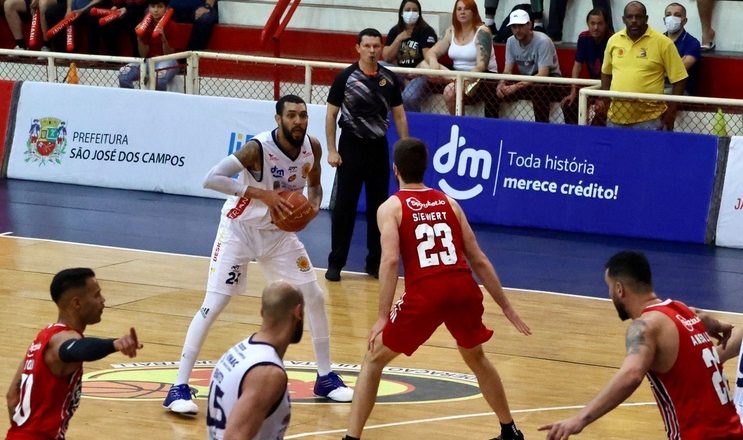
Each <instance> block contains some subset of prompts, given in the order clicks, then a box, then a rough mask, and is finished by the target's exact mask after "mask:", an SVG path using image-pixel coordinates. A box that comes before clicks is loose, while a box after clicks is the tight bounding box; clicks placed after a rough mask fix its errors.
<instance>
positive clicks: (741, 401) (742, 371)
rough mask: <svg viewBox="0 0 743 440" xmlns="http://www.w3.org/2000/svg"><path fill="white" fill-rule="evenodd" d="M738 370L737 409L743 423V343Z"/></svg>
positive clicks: (736, 386)
mask: <svg viewBox="0 0 743 440" xmlns="http://www.w3.org/2000/svg"><path fill="white" fill-rule="evenodd" d="M737 366H738V371H736V373H735V397H733V401H734V402H735V410H736V411H738V416H740V419H741V423H743V344H740V352H739V354H738V365H737Z"/></svg>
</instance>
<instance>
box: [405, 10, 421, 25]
mask: <svg viewBox="0 0 743 440" xmlns="http://www.w3.org/2000/svg"><path fill="white" fill-rule="evenodd" d="M418 17H420V15H419V14H418V13H417V12H415V11H405V12H403V13H402V21H404V22H405V24H415V23H416V22H417V21H418Z"/></svg>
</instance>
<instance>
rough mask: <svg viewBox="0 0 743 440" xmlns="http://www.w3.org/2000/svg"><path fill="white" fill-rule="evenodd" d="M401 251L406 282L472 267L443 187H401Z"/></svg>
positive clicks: (408, 284)
mask: <svg viewBox="0 0 743 440" xmlns="http://www.w3.org/2000/svg"><path fill="white" fill-rule="evenodd" d="M395 196H397V198H398V199H400V203H402V218H401V220H400V228H399V234H400V255H401V256H402V263H403V266H404V268H405V286H406V290H407V286H410V285H412V284H414V283H415V282H416V281H418V280H420V279H422V278H424V277H428V276H431V275H438V274H443V273H446V272H451V271H469V270H470V268H469V265H468V264H467V260H466V259H465V257H464V242H463V240H462V226H461V225H460V224H459V219H457V216H456V215H455V214H454V209H452V206H451V204H450V203H449V199H447V198H446V195H445V194H444V193H442V192H441V191H437V190H435V189H431V188H426V189H422V190H401V191H398V192H397V193H396V194H395Z"/></svg>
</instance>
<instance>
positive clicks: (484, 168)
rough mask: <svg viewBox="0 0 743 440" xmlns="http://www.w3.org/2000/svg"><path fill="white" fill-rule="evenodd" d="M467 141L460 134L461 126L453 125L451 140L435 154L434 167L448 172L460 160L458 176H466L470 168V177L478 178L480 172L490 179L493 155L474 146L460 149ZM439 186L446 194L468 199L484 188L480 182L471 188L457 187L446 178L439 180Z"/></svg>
mask: <svg viewBox="0 0 743 440" xmlns="http://www.w3.org/2000/svg"><path fill="white" fill-rule="evenodd" d="M465 142H467V140H466V139H465V138H464V136H459V126H458V125H452V126H451V137H450V138H449V142H448V143H446V144H444V145H442V146H441V147H439V149H438V150H436V153H435V154H434V155H433V168H434V169H435V170H436V171H438V172H439V173H441V174H446V173H448V172H450V171H452V170H453V169H454V166H455V165H457V162H458V163H459V165H458V166H457V175H458V176H464V175H465V174H467V170H469V177H471V178H477V177H478V174H480V176H479V177H481V178H482V179H484V180H488V179H489V178H490V168H491V165H492V162H493V158H492V156H491V155H490V153H489V152H488V151H486V150H475V149H474V148H465V149H463V150H461V151H460V150H459V148H461V147H464V144H465ZM457 153H459V154H457ZM439 187H440V188H441V189H442V190H443V191H444V192H445V193H446V194H448V195H449V196H451V197H453V198H455V199H458V200H467V199H471V198H473V197H476V196H477V195H478V194H480V193H481V192H482V189H483V188H482V185H481V184H479V183H478V184H475V185H474V186H473V187H472V188H469V189H465V190H460V189H455V188H453V187H452V186H451V185H449V183H448V182H447V181H446V179H441V180H439Z"/></svg>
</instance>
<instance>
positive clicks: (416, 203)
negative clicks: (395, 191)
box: [405, 197, 446, 211]
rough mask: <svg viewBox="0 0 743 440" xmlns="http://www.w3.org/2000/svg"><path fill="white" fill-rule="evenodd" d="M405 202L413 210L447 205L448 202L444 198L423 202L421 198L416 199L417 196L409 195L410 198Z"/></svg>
mask: <svg viewBox="0 0 743 440" xmlns="http://www.w3.org/2000/svg"><path fill="white" fill-rule="evenodd" d="M405 203H406V204H407V205H408V208H410V209H411V210H413V211H420V210H421V209H426V208H431V207H436V206H444V205H446V202H445V201H443V200H431V201H428V202H426V203H423V202H421V201H420V200H418V199H416V198H415V197H409V198H408V199H406V200H405Z"/></svg>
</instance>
